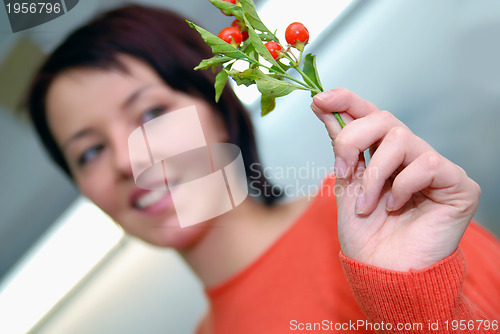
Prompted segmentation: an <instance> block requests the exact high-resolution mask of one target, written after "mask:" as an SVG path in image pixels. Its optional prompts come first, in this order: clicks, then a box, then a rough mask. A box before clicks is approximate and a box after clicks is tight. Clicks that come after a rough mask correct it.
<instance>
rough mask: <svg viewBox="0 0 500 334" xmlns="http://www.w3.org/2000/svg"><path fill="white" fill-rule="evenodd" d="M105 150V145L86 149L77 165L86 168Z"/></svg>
mask: <svg viewBox="0 0 500 334" xmlns="http://www.w3.org/2000/svg"><path fill="white" fill-rule="evenodd" d="M103 149H104V145H103V144H97V145H94V146H91V147H89V148H88V149H86V150H85V151H84V152H83V153H82V154H81V155H80V156H79V157H78V160H77V164H78V166H79V167H83V166H85V165H86V164H87V163H89V162H91V161H92V160H94V159H95V158H96V157H97V156H98V155H99V153H100V152H101V151H102V150H103Z"/></svg>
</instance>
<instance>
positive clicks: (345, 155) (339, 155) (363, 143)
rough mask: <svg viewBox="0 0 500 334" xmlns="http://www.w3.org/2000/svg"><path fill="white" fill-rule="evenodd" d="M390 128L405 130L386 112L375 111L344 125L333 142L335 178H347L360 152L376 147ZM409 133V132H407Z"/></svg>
mask: <svg viewBox="0 0 500 334" xmlns="http://www.w3.org/2000/svg"><path fill="white" fill-rule="evenodd" d="M392 128H402V129H407V128H406V126H405V125H404V124H403V123H401V121H399V120H398V119H397V118H396V117H394V116H393V115H392V114H391V113H389V112H388V111H381V110H377V111H375V112H372V113H370V114H369V115H367V116H366V117H363V118H360V119H356V120H354V121H352V122H351V123H349V124H348V125H346V127H345V128H344V129H343V130H342V131H341V132H340V133H339V134H338V135H337V137H336V138H335V140H334V151H335V160H336V166H335V168H334V171H336V172H337V173H336V174H335V175H336V176H337V177H341V178H342V177H349V176H350V175H351V174H352V170H353V168H354V166H356V163H357V159H358V157H359V155H360V153H361V152H364V151H365V150H366V149H368V148H370V147H374V146H376V144H377V143H378V142H380V141H381V140H382V139H383V138H384V137H385V136H386V135H387V133H388V132H389V131H390V130H391V129H392ZM407 131H409V130H407Z"/></svg>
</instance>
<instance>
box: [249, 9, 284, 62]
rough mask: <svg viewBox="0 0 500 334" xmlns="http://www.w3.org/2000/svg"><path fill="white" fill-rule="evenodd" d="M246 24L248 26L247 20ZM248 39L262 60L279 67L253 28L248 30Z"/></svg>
mask: <svg viewBox="0 0 500 334" xmlns="http://www.w3.org/2000/svg"><path fill="white" fill-rule="evenodd" d="M245 24H246V25H247V26H248V25H249V22H248V20H247V19H246V18H245ZM248 39H249V40H250V42H251V43H252V46H253V47H254V48H255V51H257V52H258V53H259V54H260V55H261V56H262V58H264V59H265V60H267V61H268V62H270V63H271V64H272V65H275V66H279V65H278V63H277V62H276V60H274V58H273V56H271V53H270V52H269V50H268V49H267V48H266V46H265V45H264V43H263V42H262V40H261V39H260V37H259V35H257V33H256V32H255V30H253V29H252V28H251V27H249V28H248Z"/></svg>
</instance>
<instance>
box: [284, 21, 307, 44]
mask: <svg viewBox="0 0 500 334" xmlns="http://www.w3.org/2000/svg"><path fill="white" fill-rule="evenodd" d="M285 38H286V41H287V42H288V44H290V45H293V46H299V45H300V46H301V47H302V48H304V45H306V44H307V42H308V41H309V31H307V28H306V27H305V26H304V25H303V24H302V23H300V22H293V23H291V24H290V25H289V26H288V27H287V28H286V31H285Z"/></svg>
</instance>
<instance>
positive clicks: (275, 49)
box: [217, 0, 309, 59]
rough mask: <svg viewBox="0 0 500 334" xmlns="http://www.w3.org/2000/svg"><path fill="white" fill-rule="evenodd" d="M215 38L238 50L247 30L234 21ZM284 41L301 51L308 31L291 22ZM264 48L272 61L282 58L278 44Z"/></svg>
mask: <svg viewBox="0 0 500 334" xmlns="http://www.w3.org/2000/svg"><path fill="white" fill-rule="evenodd" d="M223 1H226V2H230V3H232V4H235V5H236V4H238V2H239V1H238V0H223ZM221 12H222V13H223V14H224V15H227V16H232V14H228V13H225V12H224V11H222V10H221ZM217 36H218V37H219V38H220V39H222V40H224V41H225V42H227V43H229V44H231V45H232V46H233V47H235V48H239V47H240V45H241V43H242V42H244V41H246V40H247V38H248V28H247V27H246V26H245V24H244V23H243V22H240V20H234V21H233V23H232V24H231V26H230V27H226V28H224V29H222V30H221V31H220V32H219V34H218V35H217ZM285 39H286V41H287V42H288V44H289V45H290V46H293V47H295V48H297V49H298V50H300V51H302V50H303V49H304V45H306V44H307V42H308V41H309V31H307V28H306V27H305V26H304V25H303V24H302V23H300V22H293V23H291V24H290V25H289V26H288V27H287V28H286V31H285ZM265 46H266V48H267V50H268V51H269V53H271V56H273V58H274V59H279V58H281V57H283V51H282V50H283V48H282V47H281V45H280V44H279V43H277V42H274V41H269V42H267V43H266V44H265Z"/></svg>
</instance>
